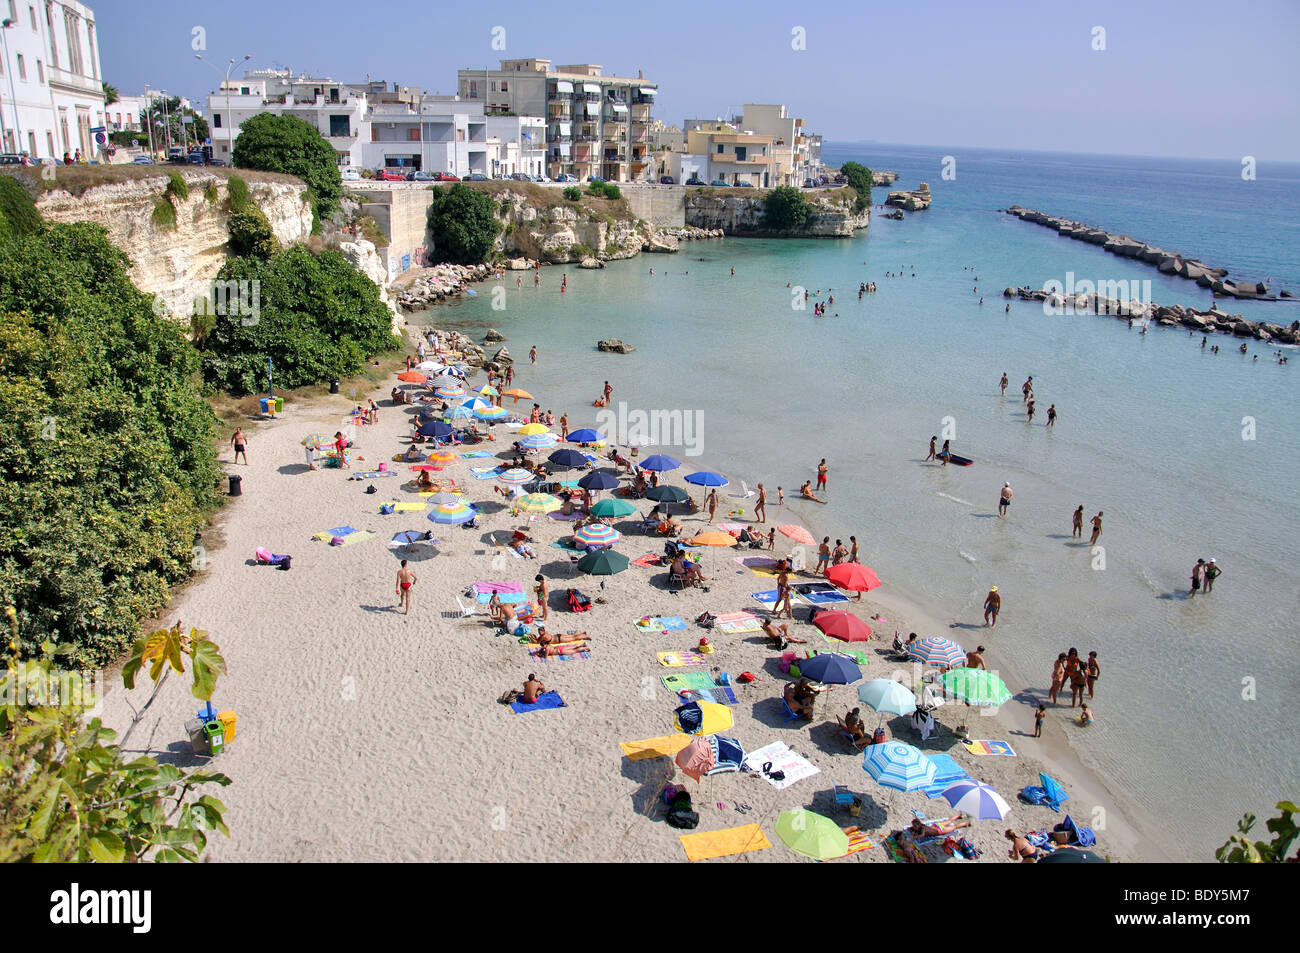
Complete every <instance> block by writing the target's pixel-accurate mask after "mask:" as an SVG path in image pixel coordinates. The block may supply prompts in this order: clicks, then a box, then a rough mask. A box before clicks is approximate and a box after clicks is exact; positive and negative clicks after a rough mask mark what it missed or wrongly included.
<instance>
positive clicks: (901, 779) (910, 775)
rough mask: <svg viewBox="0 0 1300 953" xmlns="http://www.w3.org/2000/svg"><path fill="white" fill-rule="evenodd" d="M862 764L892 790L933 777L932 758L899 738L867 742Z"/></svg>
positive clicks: (916, 787) (921, 783)
mask: <svg viewBox="0 0 1300 953" xmlns="http://www.w3.org/2000/svg"><path fill="white" fill-rule="evenodd" d="M802 670H803V666H802V665H801V666H800V671H802ZM862 768H863V770H864V771H866V772H867V774H869V775H871V779H872V780H873V781H875V782H876V783H877V784H879V785H880V786H882V787H886V788H893V789H894V790H895V791H919V790H920V789H921V788H923V787H925V786H926V785H927V784H929V783H930V782H932V781H933V780H934V773H935V767H934V762H932V761H931V760H930V759H929V758H927V757H926V756H925V755H923V754H922V753H921V752H920V751H919V750H918V749H916V748H913V747H912V746H911V745H909V744H904V743H903V742H901V741H886V742H885V743H884V744H879V745H867V748H866V751H865V752H864V753H863V755H862Z"/></svg>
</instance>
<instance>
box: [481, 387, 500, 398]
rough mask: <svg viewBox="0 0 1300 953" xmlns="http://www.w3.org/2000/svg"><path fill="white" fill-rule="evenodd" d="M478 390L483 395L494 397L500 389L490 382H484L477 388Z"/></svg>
mask: <svg viewBox="0 0 1300 953" xmlns="http://www.w3.org/2000/svg"><path fill="white" fill-rule="evenodd" d="M478 392H479V393H480V394H482V395H483V396H484V397H496V396H497V394H499V393H500V391H498V390H497V389H496V388H495V387H493V386H492V385H491V384H484V385H483V386H482V387H480V388H479V389H478Z"/></svg>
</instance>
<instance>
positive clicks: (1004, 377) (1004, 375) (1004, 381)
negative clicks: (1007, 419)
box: [1000, 305, 1011, 397]
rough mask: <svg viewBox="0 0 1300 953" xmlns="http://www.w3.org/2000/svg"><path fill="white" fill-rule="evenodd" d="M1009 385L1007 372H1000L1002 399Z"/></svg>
mask: <svg viewBox="0 0 1300 953" xmlns="http://www.w3.org/2000/svg"><path fill="white" fill-rule="evenodd" d="M1007 307H1011V306H1010V305H1007ZM1010 383H1011V381H1010V380H1009V379H1008V378H1007V372H1006V371H1003V372H1002V382H1001V385H1000V386H1001V387H1002V396H1003V397H1006V396H1007V385H1008V384H1010Z"/></svg>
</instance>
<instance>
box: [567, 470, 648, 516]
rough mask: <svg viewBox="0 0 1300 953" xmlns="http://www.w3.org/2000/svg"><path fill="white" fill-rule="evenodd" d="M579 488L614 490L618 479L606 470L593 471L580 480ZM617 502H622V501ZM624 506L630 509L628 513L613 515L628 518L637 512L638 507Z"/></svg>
mask: <svg viewBox="0 0 1300 953" xmlns="http://www.w3.org/2000/svg"><path fill="white" fill-rule="evenodd" d="M578 486H580V487H582V488H583V489H584V490H612V489H614V488H615V487H617V486H618V477H616V476H614V474H612V473H609V472H607V471H605V470H592V471H591V472H590V473H585V474H583V475H582V477H581V478H580V479H579V480H578ZM617 502H622V501H621V500H620V501H617ZM624 505H625V506H627V507H628V512H627V513H614V514H611V515H614V516H627V515H628V514H629V513H634V512H636V507H634V506H632V505H631V504H630V503H625V504H624ZM602 515H603V514H602Z"/></svg>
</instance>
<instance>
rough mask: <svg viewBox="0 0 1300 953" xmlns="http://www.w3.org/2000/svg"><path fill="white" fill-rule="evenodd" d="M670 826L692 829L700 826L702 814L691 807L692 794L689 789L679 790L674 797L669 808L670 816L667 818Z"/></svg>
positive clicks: (685, 829)
mask: <svg viewBox="0 0 1300 953" xmlns="http://www.w3.org/2000/svg"><path fill="white" fill-rule="evenodd" d="M665 820H667V822H668V826H669V827H675V828H677V829H678V830H683V831H691V830H694V829H695V828H697V827H699V826H700V815H699V814H697V813H696V812H695V811H693V810H692V809H691V794H690V792H689V791H678V792H677V794H676V795H675V796H674V797H673V803H672V807H670V808H669V809H668V817H667V818H665Z"/></svg>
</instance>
